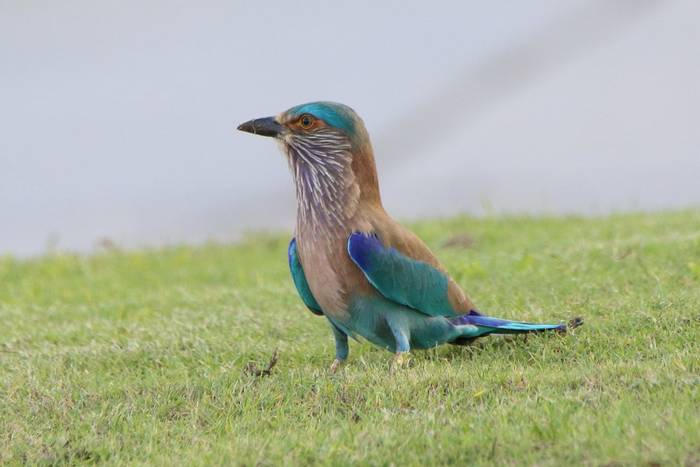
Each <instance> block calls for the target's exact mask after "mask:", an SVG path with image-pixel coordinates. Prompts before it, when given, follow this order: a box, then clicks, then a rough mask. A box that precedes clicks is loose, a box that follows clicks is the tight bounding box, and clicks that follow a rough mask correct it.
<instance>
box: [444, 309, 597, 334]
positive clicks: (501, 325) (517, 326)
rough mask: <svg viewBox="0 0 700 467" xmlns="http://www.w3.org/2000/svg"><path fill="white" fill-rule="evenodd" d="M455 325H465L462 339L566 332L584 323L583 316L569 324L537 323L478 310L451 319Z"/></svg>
mask: <svg viewBox="0 0 700 467" xmlns="http://www.w3.org/2000/svg"><path fill="white" fill-rule="evenodd" d="M450 322H451V323H452V324H454V325H455V326H464V332H463V335H462V336H460V338H461V339H464V338H466V339H469V338H475V337H481V336H486V335H488V334H523V333H530V332H542V331H558V332H566V331H567V330H569V329H573V328H575V327H577V326H580V325H581V324H583V320H582V319H581V318H574V319H572V320H571V321H569V323H567V324H535V323H524V322H522V321H510V320H507V319H499V318H492V317H490V316H484V315H482V314H481V313H479V312H477V311H474V310H472V311H470V312H469V313H467V314H466V315H461V316H457V317H455V318H452V319H450Z"/></svg>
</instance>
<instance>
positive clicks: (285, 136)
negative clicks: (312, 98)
mask: <svg viewBox="0 0 700 467" xmlns="http://www.w3.org/2000/svg"><path fill="white" fill-rule="evenodd" d="M238 129H239V130H241V131H245V132H248V133H252V134H256V135H261V136H269V137H272V138H275V139H276V140H277V141H278V142H279V143H280V145H281V147H282V151H283V152H284V153H285V154H286V156H287V158H288V160H289V165H290V168H291V169H292V174H293V176H294V180H295V182H296V187H297V199H298V201H299V204H300V207H301V208H303V209H302V210H301V213H302V215H303V214H304V213H305V212H306V213H311V214H314V215H315V214H318V213H321V212H326V211H329V210H333V209H335V210H336V211H337V210H338V209H340V208H339V207H338V206H340V205H343V207H344V208H347V206H350V205H354V206H356V205H357V204H358V203H359V201H360V200H361V199H366V200H368V201H370V202H375V201H376V202H377V203H379V202H380V201H379V187H378V182H377V174H376V168H375V164H374V156H373V153H372V146H371V144H370V141H369V135H368V134H367V130H366V129H365V125H364V123H363V122H362V120H361V119H360V117H358V115H357V114H356V113H355V111H354V110H352V109H351V108H350V107H348V106H346V105H343V104H338V103H335V102H311V103H308V104H302V105H298V106H295V107H292V108H291V109H289V110H287V111H285V112H282V113H281V114H279V115H277V116H276V117H265V118H257V119H254V120H250V121H247V122H245V123H243V124H241V125H239V126H238ZM316 200H320V201H316ZM314 204H322V206H320V207H319V209H316V210H314V209H313V207H314V206H313V205H314ZM346 210H347V209H346ZM314 211H315V212H314Z"/></svg>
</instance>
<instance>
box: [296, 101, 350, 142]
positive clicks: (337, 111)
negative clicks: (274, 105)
mask: <svg viewBox="0 0 700 467" xmlns="http://www.w3.org/2000/svg"><path fill="white" fill-rule="evenodd" d="M287 113H289V114H290V115H292V116H294V117H298V116H301V115H302V114H311V115H313V116H314V117H316V118H319V119H321V120H323V121H324V122H326V124H327V125H330V126H332V127H335V128H340V129H342V130H345V131H347V132H348V133H350V134H354V133H355V119H354V117H353V113H354V112H353V110H352V109H351V108H350V107H347V106H345V105H343V104H336V103H335V102H310V103H308V104H302V105H297V106H296V107H292V108H291V109H289V110H288V111H287Z"/></svg>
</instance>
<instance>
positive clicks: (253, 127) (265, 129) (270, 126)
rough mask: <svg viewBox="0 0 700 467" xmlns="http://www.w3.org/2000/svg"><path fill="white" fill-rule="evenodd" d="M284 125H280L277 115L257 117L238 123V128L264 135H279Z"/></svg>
mask: <svg viewBox="0 0 700 467" xmlns="http://www.w3.org/2000/svg"><path fill="white" fill-rule="evenodd" d="M283 128H284V127H283V126H282V125H280V124H279V123H278V122H277V120H275V117H266V118H256V119H255V120H250V121H248V122H245V123H241V124H240V125H238V129H239V130H241V131H245V132H247V133H253V134H254V135H262V136H277V135H279V134H280V133H281V132H282V129H283Z"/></svg>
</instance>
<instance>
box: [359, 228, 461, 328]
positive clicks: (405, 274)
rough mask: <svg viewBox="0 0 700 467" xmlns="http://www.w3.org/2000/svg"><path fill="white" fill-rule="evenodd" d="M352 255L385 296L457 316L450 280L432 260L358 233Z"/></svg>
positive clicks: (421, 309) (430, 313)
mask: <svg viewBox="0 0 700 467" xmlns="http://www.w3.org/2000/svg"><path fill="white" fill-rule="evenodd" d="M348 254H349V255H350V258H351V259H352V260H353V262H354V263H355V264H356V265H357V266H358V267H359V268H360V269H361V270H362V272H363V273H364V275H365V277H366V278H367V280H368V281H369V282H370V284H372V285H373V286H374V287H375V288H376V289H377V290H378V291H379V293H381V294H382V295H383V296H384V297H386V298H388V299H389V300H392V301H394V302H396V303H400V304H401V305H405V306H408V307H411V308H413V309H414V310H417V311H419V312H421V313H423V314H424V315H428V316H457V312H455V310H454V309H453V308H452V305H451V304H450V301H449V298H448V286H449V279H448V278H447V275H446V274H445V273H443V272H442V271H440V270H438V269H436V268H434V267H433V266H431V265H429V264H428V263H424V262H422V261H416V260H414V259H412V258H409V257H407V256H405V255H403V254H402V253H401V252H399V251H398V250H396V249H394V248H386V247H384V245H382V242H381V241H380V240H379V238H378V237H377V236H376V235H374V234H368V233H361V232H354V233H353V234H351V235H350V237H349V238H348Z"/></svg>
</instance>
